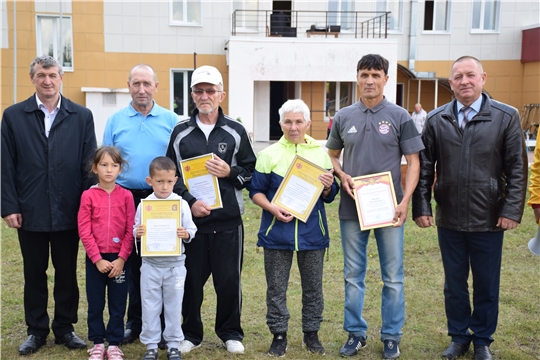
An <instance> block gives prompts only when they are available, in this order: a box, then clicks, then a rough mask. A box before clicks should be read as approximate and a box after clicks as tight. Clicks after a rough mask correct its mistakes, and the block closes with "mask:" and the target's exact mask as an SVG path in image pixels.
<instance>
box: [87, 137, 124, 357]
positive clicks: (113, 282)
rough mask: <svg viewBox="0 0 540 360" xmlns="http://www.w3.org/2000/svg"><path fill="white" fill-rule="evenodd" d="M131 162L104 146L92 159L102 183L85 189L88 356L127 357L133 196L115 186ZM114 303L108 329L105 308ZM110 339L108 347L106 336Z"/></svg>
mask: <svg viewBox="0 0 540 360" xmlns="http://www.w3.org/2000/svg"><path fill="white" fill-rule="evenodd" d="M125 165H126V162H125V160H124V159H122V155H121V154H120V151H119V150H118V149H116V148H115V147H112V146H103V147H101V148H99V149H98V150H97V152H96V155H95V156H94V160H93V161H92V165H91V168H92V172H93V173H94V174H96V175H97V177H98V183H97V185H94V186H92V187H91V188H90V189H88V190H86V191H85V192H84V193H83V194H82V197H81V206H80V208H79V214H78V222H79V236H80V237H81V241H82V243H83V245H84V248H85V249H86V255H87V256H86V296H87V299H88V339H89V340H90V341H92V342H93V343H94V347H93V348H92V349H90V350H88V352H89V353H90V358H89V360H102V359H103V358H104V357H106V358H107V359H108V360H122V359H123V355H124V354H123V353H122V350H120V348H119V347H118V345H120V343H121V342H122V339H123V338H124V314H125V313H126V300H127V293H128V283H127V273H128V272H129V268H128V267H127V266H126V267H125V266H124V264H125V263H126V261H127V260H128V257H129V255H130V254H131V250H132V249H133V221H134V217H135V206H134V205H133V195H131V193H130V192H129V191H128V190H126V189H124V188H122V187H121V186H120V185H118V184H116V178H117V177H118V175H119V174H120V173H121V172H122V169H123V168H124V166H125ZM105 299H107V302H108V304H109V323H108V325H107V329H106V330H105V324H104V323H103V310H104V309H105ZM105 339H106V340H107V341H108V342H109V347H108V349H107V351H105V345H104V340H105Z"/></svg>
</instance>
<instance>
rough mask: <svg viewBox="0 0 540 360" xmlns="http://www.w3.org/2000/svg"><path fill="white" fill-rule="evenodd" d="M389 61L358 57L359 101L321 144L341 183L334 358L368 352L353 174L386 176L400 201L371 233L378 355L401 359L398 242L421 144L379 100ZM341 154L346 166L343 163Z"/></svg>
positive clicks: (398, 112) (363, 238) (402, 117)
mask: <svg viewBox="0 0 540 360" xmlns="http://www.w3.org/2000/svg"><path fill="white" fill-rule="evenodd" d="M388 66H389V64H388V60H386V59H385V58H384V57H382V56H380V55H378V54H369V55H365V56H363V57H362V58H361V59H360V61H359V62H358V65H357V67H356V71H357V76H356V79H357V84H358V89H359V92H360V101H358V102H357V103H356V104H353V105H351V106H348V107H346V108H343V109H340V110H339V111H338V112H337V113H336V116H335V118H334V125H333V126H332V131H331V132H330V138H329V139H328V141H327V142H326V147H327V148H328V154H329V155H330V158H331V159H332V164H333V165H334V171H335V174H336V175H337V176H338V177H339V178H340V180H341V189H342V195H341V203H340V206H339V221H340V227H341V241H342V246H343V257H344V265H343V274H344V278H345V315H344V323H343V329H344V330H345V331H347V332H348V334H349V337H348V339H347V342H346V343H345V344H344V345H343V346H342V347H341V349H340V351H339V353H340V354H341V355H343V356H353V355H356V354H357V353H358V350H359V349H361V348H363V347H365V346H366V344H367V342H366V340H367V329H368V324H367V322H366V320H365V319H364V318H363V316H362V311H363V308H364V295H365V287H366V285H365V277H366V269H367V244H368V240H369V234H370V230H364V229H362V228H361V227H360V222H359V219H358V213H357V211H356V205H355V200H354V195H353V191H354V182H353V181H352V178H353V177H356V176H361V175H369V174H376V173H380V172H385V171H390V172H391V174H392V180H393V183H394V189H395V194H396V198H397V203H398V205H397V207H396V209H395V215H394V218H393V222H394V225H393V226H389V227H382V228H377V229H374V233H375V240H376V241H377V249H378V251H379V262H380V265H381V277H382V281H383V288H382V305H381V306H382V308H381V315H382V327H381V330H380V334H381V335H380V339H381V341H382V342H383V343H384V345H383V358H384V359H395V358H398V357H399V356H400V351H399V343H400V341H401V336H402V334H403V333H402V331H401V329H402V327H403V324H404V322H405V297H404V272H403V241H404V224H405V219H406V218H407V211H408V206H409V201H410V199H411V197H412V193H413V190H414V188H415V186H416V183H417V182H418V175H419V172H420V161H419V158H418V151H420V150H422V149H423V148H424V145H423V144H422V140H421V138H420V136H419V134H418V131H416V129H415V127H414V123H413V122H412V120H411V117H410V116H409V114H408V113H407V111H406V110H405V109H403V108H402V107H400V106H397V105H395V104H393V103H391V102H389V101H388V100H387V99H386V97H385V96H384V93H383V91H384V87H385V85H386V82H387V81H388ZM342 151H343V165H342V164H341V161H340V156H341V152H342ZM403 156H405V160H406V161H407V173H406V177H405V189H404V190H403V189H402V186H401V158H402V157H403Z"/></svg>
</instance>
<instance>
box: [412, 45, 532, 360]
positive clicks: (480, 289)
mask: <svg viewBox="0 0 540 360" xmlns="http://www.w3.org/2000/svg"><path fill="white" fill-rule="evenodd" d="M486 78H487V75H486V73H485V72H484V70H483V68H482V64H481V63H480V61H479V60H478V59H476V58H474V57H472V56H463V57H460V58H459V59H457V60H456V61H455V62H454V63H453V65H452V67H451V69H450V78H449V79H448V81H449V83H450V87H451V89H452V91H453V92H454V96H455V99H454V100H452V101H451V102H450V103H448V104H445V105H443V106H441V107H439V108H438V109H435V110H433V111H432V112H430V115H429V117H428V119H427V121H426V125H425V128H424V132H423V133H422V140H423V142H424V145H425V149H424V150H423V151H421V152H420V162H421V172H420V181H419V183H418V186H417V188H416V190H415V192H414V197H413V209H412V211H413V218H414V221H415V222H416V224H417V225H418V226H419V227H421V228H426V227H430V226H433V224H434V223H433V215H432V201H431V196H432V195H431V194H432V191H433V197H434V199H435V201H436V203H437V207H436V221H437V233H438V237H439V248H440V249H441V256H442V262H443V268H444V280H445V281H444V299H445V309H446V318H447V320H448V321H447V326H448V335H449V336H450V337H451V338H452V341H451V343H450V346H449V347H448V348H447V349H446V350H445V351H444V352H443V353H442V358H443V359H456V358H458V357H460V356H463V355H464V354H465V353H466V352H467V351H468V350H469V346H470V343H471V342H472V343H473V344H474V359H475V360H490V359H492V358H493V357H492V355H491V352H490V350H489V347H490V345H491V343H492V341H493V338H492V335H493V333H494V332H495V329H496V327H497V319H498V314H499V284H500V274H501V261H502V247H503V237H504V231H506V230H512V229H515V228H516V227H517V226H518V224H519V222H520V221H521V216H522V214H523V207H524V204H525V194H526V191H527V152H526V149H525V141H524V138H523V132H522V129H521V122H520V119H519V113H518V111H517V110H516V109H515V108H513V107H511V106H508V105H506V104H503V103H501V102H498V101H495V100H493V99H490V98H489V97H488V96H487V94H485V93H484V92H483V91H482V90H483V87H484V84H485V82H486ZM435 174H436V180H435ZM469 271H472V279H473V284H472V287H473V295H472V304H471V300H470V294H469V284H468V279H469Z"/></svg>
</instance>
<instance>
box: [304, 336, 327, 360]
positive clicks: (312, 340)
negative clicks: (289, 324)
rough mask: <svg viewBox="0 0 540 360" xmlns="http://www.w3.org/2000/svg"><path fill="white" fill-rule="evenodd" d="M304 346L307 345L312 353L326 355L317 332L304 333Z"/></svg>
mask: <svg viewBox="0 0 540 360" xmlns="http://www.w3.org/2000/svg"><path fill="white" fill-rule="evenodd" d="M302 345H306V347H307V349H308V351H309V352H310V353H313V354H320V355H324V348H323V346H322V344H321V342H320V341H319V335H317V332H316V331H310V332H306V333H304V339H303V340H302Z"/></svg>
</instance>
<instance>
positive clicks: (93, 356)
mask: <svg viewBox="0 0 540 360" xmlns="http://www.w3.org/2000/svg"><path fill="white" fill-rule="evenodd" d="M88 353H89V354H90V357H89V358H88V360H103V357H104V356H105V345H103V344H96V345H94V347H93V348H91V349H90V350H88Z"/></svg>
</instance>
